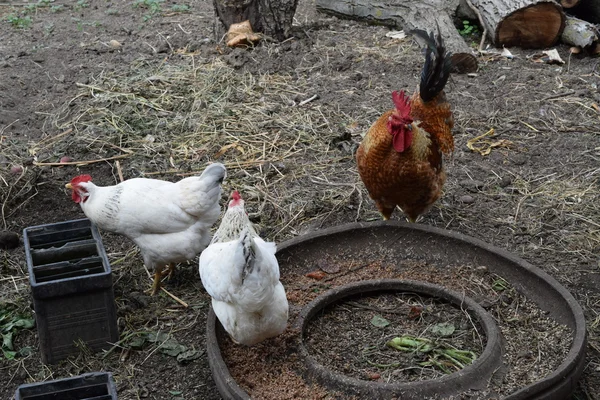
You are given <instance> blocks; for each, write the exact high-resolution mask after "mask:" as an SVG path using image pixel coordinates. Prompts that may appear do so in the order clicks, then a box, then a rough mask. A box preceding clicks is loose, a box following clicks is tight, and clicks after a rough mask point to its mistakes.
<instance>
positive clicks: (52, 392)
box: [15, 372, 117, 400]
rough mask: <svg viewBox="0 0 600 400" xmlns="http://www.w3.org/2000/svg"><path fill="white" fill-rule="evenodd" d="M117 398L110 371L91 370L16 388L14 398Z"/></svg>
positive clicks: (60, 399) (58, 399)
mask: <svg viewBox="0 0 600 400" xmlns="http://www.w3.org/2000/svg"><path fill="white" fill-rule="evenodd" d="M84 399H85V400H117V389H116V388H115V383H114V381H113V379H112V374H111V373H110V372H91V373H89V374H83V375H79V376H74V377H72V378H64V379H57V380H55V381H48V382H38V383H28V384H26V385H21V386H19V387H18V388H17V392H16V393H15V400H84Z"/></svg>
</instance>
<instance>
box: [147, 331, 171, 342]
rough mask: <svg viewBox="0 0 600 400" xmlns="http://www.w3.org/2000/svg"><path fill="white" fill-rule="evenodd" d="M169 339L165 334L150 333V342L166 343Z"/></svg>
mask: <svg viewBox="0 0 600 400" xmlns="http://www.w3.org/2000/svg"><path fill="white" fill-rule="evenodd" d="M168 338H169V334H168V333H165V332H150V333H149V334H148V341H149V342H152V343H154V342H164V341H166V340H167V339H168Z"/></svg>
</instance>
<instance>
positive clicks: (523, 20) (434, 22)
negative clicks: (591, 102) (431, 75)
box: [316, 0, 600, 72]
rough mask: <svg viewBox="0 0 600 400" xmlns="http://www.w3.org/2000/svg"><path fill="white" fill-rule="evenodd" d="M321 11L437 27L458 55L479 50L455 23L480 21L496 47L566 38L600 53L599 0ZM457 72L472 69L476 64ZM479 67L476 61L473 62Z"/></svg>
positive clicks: (340, 4) (350, 4) (413, 3)
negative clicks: (470, 43) (468, 42)
mask: <svg viewBox="0 0 600 400" xmlns="http://www.w3.org/2000/svg"><path fill="white" fill-rule="evenodd" d="M316 6H317V10H319V11H320V12H323V13H327V14H330V15H336V16H338V17H344V18H351V19H356V20H360V21H366V22H370V23H376V24H379V25H381V24H384V25H388V26H391V27H394V28H402V29H404V30H407V31H408V30H412V29H424V30H427V31H431V30H437V29H438V27H439V29H440V32H441V34H442V36H443V37H444V40H445V42H446V44H447V47H448V48H449V50H450V51H452V52H453V53H454V54H455V55H456V56H458V57H463V58H464V57H467V58H469V57H472V58H473V59H475V50H474V49H473V48H472V47H471V46H469V45H468V44H467V43H466V42H465V40H464V38H463V36H461V33H460V32H459V31H458V30H457V29H456V27H455V26H456V22H457V21H462V20H470V21H477V23H478V24H479V25H480V26H481V29H482V30H483V35H482V36H483V37H482V40H481V43H480V45H479V50H480V51H481V50H482V49H483V46H484V41H487V43H488V44H492V45H493V46H495V47H497V48H502V47H513V46H517V47H521V48H524V49H547V48H548V47H550V46H553V45H555V44H557V43H558V42H563V43H565V44H568V45H570V46H572V48H571V51H572V52H573V53H581V52H582V51H584V52H586V54H590V55H597V54H599V53H600V43H599V40H598V38H599V37H600V34H599V31H598V27H597V26H596V25H595V24H597V23H600V1H597V0H556V1H555V0H495V1H493V2H490V1H488V0H316ZM465 65H467V68H466V69H465V70H463V71H457V72H472V67H473V64H472V63H466V64H465ZM474 65H475V66H476V65H477V64H476V61H475V64H474Z"/></svg>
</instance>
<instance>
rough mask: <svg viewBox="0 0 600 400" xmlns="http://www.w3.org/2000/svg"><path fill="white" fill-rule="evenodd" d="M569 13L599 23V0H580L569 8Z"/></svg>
mask: <svg viewBox="0 0 600 400" xmlns="http://www.w3.org/2000/svg"><path fill="white" fill-rule="evenodd" d="M569 13H570V14H573V15H574V16H576V17H578V18H581V19H584V20H586V21H588V22H592V23H594V24H600V1H598V0H580V1H579V3H578V4H577V6H575V7H572V8H570V9H569Z"/></svg>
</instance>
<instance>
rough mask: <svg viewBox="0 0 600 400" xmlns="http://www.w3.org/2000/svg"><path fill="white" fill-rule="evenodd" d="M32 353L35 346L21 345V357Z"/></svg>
mask: <svg viewBox="0 0 600 400" xmlns="http://www.w3.org/2000/svg"><path fill="white" fill-rule="evenodd" d="M31 354H33V347H31V346H25V347H21V348H20V349H19V351H17V355H18V356H19V357H27V356H29V355H31Z"/></svg>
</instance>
